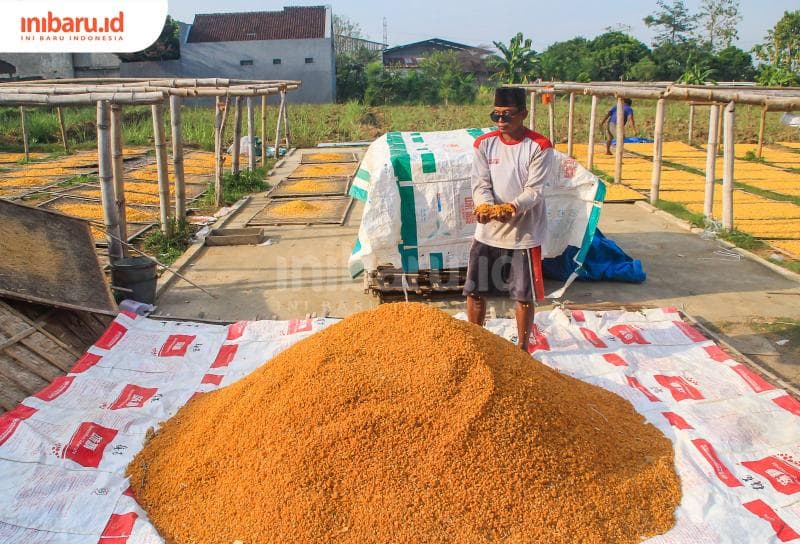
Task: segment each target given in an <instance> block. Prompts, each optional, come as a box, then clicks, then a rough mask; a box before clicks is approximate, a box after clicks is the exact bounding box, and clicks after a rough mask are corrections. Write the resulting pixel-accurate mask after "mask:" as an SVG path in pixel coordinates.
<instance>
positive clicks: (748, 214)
mask: <svg viewBox="0 0 800 544" xmlns="http://www.w3.org/2000/svg"><path fill="white" fill-rule="evenodd" d="M559 147H560V148H563V145H560V146H559ZM756 148H757V146H753V145H747V144H742V145H737V146H736V155H737V157H743V156H744V155H745V154H746V153H747V151H753V150H754V149H756ZM625 149H626V151H628V153H627V154H626V155H625V157H624V160H623V168H622V184H621V185H622V186H624V187H626V188H627V189H628V190H633V191H636V193H638V194H639V195H640V199H644V198H645V195H646V194H648V193H649V192H650V185H651V179H652V170H653V163H652V160H651V159H652V149H653V144H625ZM764 149H765V159H767V160H771V161H772V163H771V164H762V163H757V162H752V161H746V160H740V159H737V160H736V161H735V164H734V173H735V174H734V176H735V180H736V182H738V183H742V184H744V185H746V186H747V187H753V188H756V189H761V190H765V191H771V192H773V193H776V194H778V195H785V196H788V197H794V196H800V174H797V173H794V172H790V171H787V169H789V168H794V167H796V166H795V163H794V162H793V161H796V160H798V159H800V153H795V152H793V151H787V150H781V149H779V148H777V146H776V148H774V149H773V148H772V147H765V148H764ZM587 150H588V146H586V145H585V144H576V145H575V146H574V153H575V156H576V157H577V158H578V159H579V160H585V157H586V153H587ZM663 154H664V160H665V161H670V162H673V163H676V164H680V165H683V166H689V167H693V168H696V169H698V170H702V171H705V165H706V153H705V151H704V150H700V149H697V148H695V147H692V146H689V145H686V144H684V143H682V142H665V143H664V148H663ZM594 157H595V158H594V163H595V167H596V168H597V169H598V170H600V171H602V172H603V173H605V174H608V175H613V173H614V161H615V158H614V156H609V155H606V154H605V147H604V146H603V145H597V146H596V147H595V155H594ZM715 172H716V174H717V175H716V177H717V178H718V179H719V178H721V176H722V172H723V164H722V158H721V157H718V158H717V160H716V166H715ZM608 187H609V196H608V197H607V199H606V200H607V201H609V202H613V201H614V200H616V199H620V198H621V195H620V192H619V191H620V189H616V187H619V186H616V185H614V184H608ZM747 187H742V188H738V189H735V190H734V193H733V203H734V227H735V228H736V229H738V230H740V231H743V232H745V233H747V234H750V235H752V236H754V237H756V238H760V239H763V240H764V241H766V242H768V243H769V244H770V245H772V246H773V247H774V248H776V249H779V250H780V251H783V252H786V253H788V254H790V255H793V256H795V257H798V258H800V252H797V244H795V243H792V241H795V242H798V243H800V205H797V204H795V203H794V202H786V201H780V200H776V199H774V198H769V197H767V196H761V195H758V194H754V193H752V192H748V191H747ZM714 193H715V194H714V213H715V216H717V217H719V215H720V214H721V213H722V186H721V184H719V183H718V184H717V185H716V187H715V192H714ZM626 194H627V195H630V194H629V193H628V192H627V191H625V192H623V193H622V195H623V196H622V198H624V195H626ZM659 197H660V199H661V200H665V201H668V202H675V203H678V204H683V205H684V206H686V208H687V209H688V210H689V211H691V212H694V213H703V202H704V198H705V176H704V175H702V174H699V173H694V172H687V171H685V170H680V169H677V168H675V167H673V166H669V165H664V166H663V169H662V171H661V182H660V192H659ZM630 199H634V198H630Z"/></svg>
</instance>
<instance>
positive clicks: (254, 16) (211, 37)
mask: <svg viewBox="0 0 800 544" xmlns="http://www.w3.org/2000/svg"><path fill="white" fill-rule="evenodd" d="M325 12H326V8H325V7H324V6H292V7H285V8H283V10H282V11H254V12H244V13H209V14H198V15H196V16H195V18H194V24H193V25H192V30H191V32H190V33H189V39H188V40H187V42H189V43H201V42H240V41H253V40H257V41H260V40H302V39H316V38H324V37H325V15H326V13H325Z"/></svg>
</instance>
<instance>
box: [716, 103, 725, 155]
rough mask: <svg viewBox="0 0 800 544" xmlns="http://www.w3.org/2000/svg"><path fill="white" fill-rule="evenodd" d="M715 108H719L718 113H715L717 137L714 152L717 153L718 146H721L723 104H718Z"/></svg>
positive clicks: (718, 151)
mask: <svg viewBox="0 0 800 544" xmlns="http://www.w3.org/2000/svg"><path fill="white" fill-rule="evenodd" d="M717 109H718V110H719V114H718V115H717V134H718V135H719V136H718V137H717V151H716V153H717V155H719V154H720V153H721V151H720V148H721V147H722V120H723V119H724V118H725V115H724V113H725V104H719V105H718V106H717Z"/></svg>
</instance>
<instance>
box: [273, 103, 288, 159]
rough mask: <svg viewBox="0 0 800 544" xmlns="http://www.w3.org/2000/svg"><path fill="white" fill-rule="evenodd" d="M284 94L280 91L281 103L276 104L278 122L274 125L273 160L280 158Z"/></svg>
mask: <svg viewBox="0 0 800 544" xmlns="http://www.w3.org/2000/svg"><path fill="white" fill-rule="evenodd" d="M285 101H286V96H285V95H284V94H283V93H281V103H280V105H279V106H278V122H277V124H276V127H275V160H277V159H278V158H280V148H281V121H282V119H283V107H284V105H285V104H286V102H285Z"/></svg>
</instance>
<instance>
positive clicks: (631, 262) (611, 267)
mask: <svg viewBox="0 0 800 544" xmlns="http://www.w3.org/2000/svg"><path fill="white" fill-rule="evenodd" d="M577 253H578V248H577V247H573V246H569V247H567V249H566V251H564V253H562V254H561V255H560V256H558V257H555V258H553V259H543V260H542V272H543V274H544V277H545V278H548V279H553V280H560V281H566V280H567V278H569V276H570V274H572V273H573V272H575V271H576V268H577V264H576V263H575V260H574V259H575V255H577ZM577 273H578V278H579V279H582V280H589V281H601V280H605V281H625V282H630V283H642V282H643V281H644V280H645V279H647V274H645V272H644V269H643V268H642V262H641V261H639V260H636V259H632V258H631V257H629V256H628V255H627V254H626V253H625V252H624V251H623V250H622V248H620V247H619V246H618V245H617V244H616V243H615V242H614V241H613V240H611V239H609V238H606V237H605V236H604V235H603V233H602V232H600V229H598V230H597V231H596V232H595V235H594V240H592V245H591V246H590V248H589V252H588V253H587V255H586V261H585V262H584V263H583V266H582V267H581V268H580V269H579V270H577Z"/></svg>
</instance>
